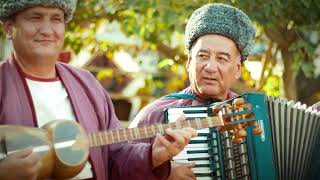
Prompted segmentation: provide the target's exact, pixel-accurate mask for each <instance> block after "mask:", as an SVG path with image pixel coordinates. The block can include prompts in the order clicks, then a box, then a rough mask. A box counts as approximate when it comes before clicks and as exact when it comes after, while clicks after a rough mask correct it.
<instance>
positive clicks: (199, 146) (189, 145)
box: [186, 143, 209, 149]
mask: <svg viewBox="0 0 320 180" xmlns="http://www.w3.org/2000/svg"><path fill="white" fill-rule="evenodd" d="M186 147H187V148H207V149H209V146H208V144H207V143H205V144H188V145H187V146H186Z"/></svg>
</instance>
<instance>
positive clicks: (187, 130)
mask: <svg viewBox="0 0 320 180" xmlns="http://www.w3.org/2000/svg"><path fill="white" fill-rule="evenodd" d="M182 130H183V131H184V132H187V133H188V134H190V135H191V138H193V137H196V136H198V132H197V130H195V129H194V128H191V127H184V128H182Z"/></svg>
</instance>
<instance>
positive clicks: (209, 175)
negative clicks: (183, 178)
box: [194, 172, 219, 178]
mask: <svg viewBox="0 0 320 180" xmlns="http://www.w3.org/2000/svg"><path fill="white" fill-rule="evenodd" d="M194 175H195V176H196V177H212V178H217V177H219V176H217V173H216V172H211V173H195V174H194Z"/></svg>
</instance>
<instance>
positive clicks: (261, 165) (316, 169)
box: [164, 93, 320, 180]
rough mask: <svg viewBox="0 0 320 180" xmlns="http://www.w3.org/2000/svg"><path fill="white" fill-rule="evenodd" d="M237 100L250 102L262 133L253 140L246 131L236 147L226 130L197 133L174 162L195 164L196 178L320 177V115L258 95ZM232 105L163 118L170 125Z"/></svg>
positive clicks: (175, 109) (196, 108)
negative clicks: (180, 117)
mask: <svg viewBox="0 0 320 180" xmlns="http://www.w3.org/2000/svg"><path fill="white" fill-rule="evenodd" d="M239 97H241V98H243V99H244V101H245V102H246V103H249V104H251V110H252V111H253V114H254V119H255V120H256V121H257V122H258V125H259V127H260V128H261V129H262V133H261V134H260V135H258V136H254V135H253V132H252V130H253V128H252V127H247V128H246V131H247V136H246V137H245V138H243V140H241V141H240V142H237V143H234V142H233V141H232V139H231V137H232V132H230V131H224V132H220V131H219V130H218V129H217V128H207V129H201V130H198V137H196V138H193V139H191V141H190V143H189V145H188V146H187V147H186V148H185V149H184V151H183V152H181V153H180V154H178V155H177V156H175V157H174V158H173V161H176V162H180V163H184V162H195V164H196V166H195V168H193V171H194V173H195V175H196V177H197V179H200V180H202V179H203V180H207V179H208V180H209V179H219V180H220V179H221V180H224V179H254V180H273V179H289V180H293V179H320V112H317V111H316V110H313V109H312V108H310V107H309V108H307V107H306V105H303V104H301V103H294V102H293V101H287V100H286V99H282V98H274V97H271V96H266V95H264V94H259V93H247V94H244V95H241V96H239ZM232 101H233V100H232V99H231V100H227V101H224V102H219V103H214V104H210V105H206V106H181V107H173V108H168V109H166V110H165V112H164V113H165V120H166V122H173V121H174V120H175V119H176V117H177V114H181V113H184V114H185V115H186V117H187V119H190V120H192V119H197V118H206V117H208V116H209V115H210V113H208V112H209V110H208V109H212V107H219V106H223V105H225V104H230V103H232Z"/></svg>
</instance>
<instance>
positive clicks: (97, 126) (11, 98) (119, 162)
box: [0, 58, 170, 180]
mask: <svg viewBox="0 0 320 180" xmlns="http://www.w3.org/2000/svg"><path fill="white" fill-rule="evenodd" d="M56 70H57V73H58V75H59V78H60V80H61V81H62V83H63V84H64V86H65V88H66V90H67V93H68V95H69V98H70V101H71V104H72V107H73V110H74V113H75V116H76V119H77V121H78V122H79V123H80V124H81V125H82V127H83V128H84V129H85V131H86V132H87V133H91V132H97V131H102V130H107V129H108V130H109V129H118V128H120V127H121V125H120V123H119V121H118V119H117V117H116V115H115V112H114V108H113V105H112V101H111V99H110V97H109V96H108V95H106V92H105V90H104V88H103V87H102V86H101V85H100V84H99V83H98V82H97V81H96V79H95V78H94V77H93V76H92V75H91V74H90V73H89V72H87V71H84V70H79V69H76V68H73V67H71V66H69V65H67V64H64V63H57V64H56ZM0 87H1V88H0V125H4V124H14V125H23V126H32V127H37V123H36V122H37V120H36V115H35V109H34V105H33V102H32V97H31V95H30V91H29V89H28V86H27V84H26V80H25V78H24V77H23V76H22V72H21V70H20V68H19V67H18V66H17V65H16V63H15V62H14V59H13V58H10V59H9V60H7V61H4V62H2V63H1V64H0ZM151 153H152V152H151V145H150V144H146V143H141V144H130V143H126V144H125V143H123V144H115V145H108V146H102V147H96V148H91V149H90V156H89V160H90V162H91V164H92V167H93V169H92V171H93V173H94V179H98V180H107V179H112V180H116V179H166V178H167V177H168V175H169V173H170V162H169V161H168V162H166V163H164V164H163V165H162V166H161V167H158V168H156V171H155V170H154V171H152V159H151Z"/></svg>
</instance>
